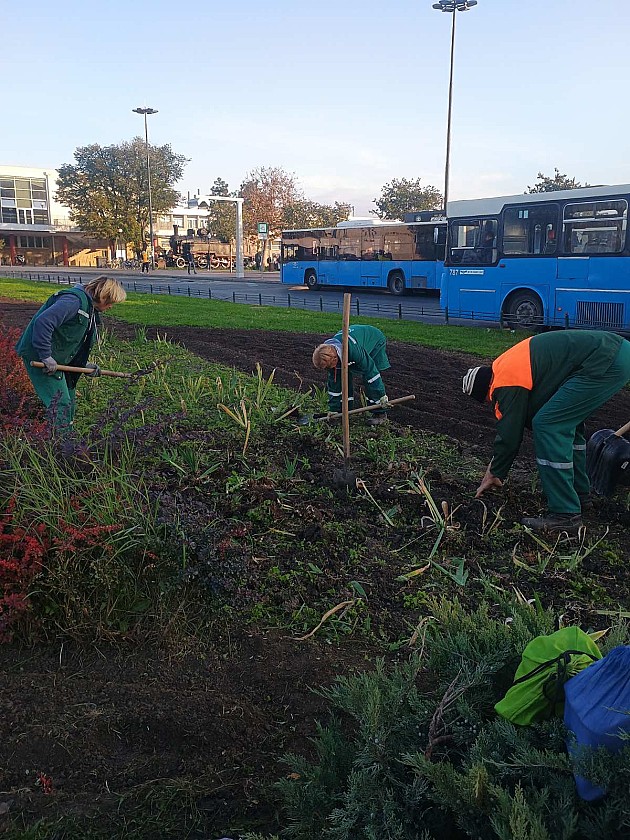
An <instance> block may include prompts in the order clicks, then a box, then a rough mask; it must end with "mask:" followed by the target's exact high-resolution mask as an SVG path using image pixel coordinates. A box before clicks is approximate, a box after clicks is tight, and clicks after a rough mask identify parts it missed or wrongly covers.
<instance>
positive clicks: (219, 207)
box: [208, 178, 236, 242]
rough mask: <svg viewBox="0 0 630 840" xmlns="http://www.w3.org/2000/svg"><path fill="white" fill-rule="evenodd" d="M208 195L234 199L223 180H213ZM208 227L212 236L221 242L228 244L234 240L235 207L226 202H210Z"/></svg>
mask: <svg viewBox="0 0 630 840" xmlns="http://www.w3.org/2000/svg"><path fill="white" fill-rule="evenodd" d="M210 195H221V196H228V197H232V198H234V197H235V195H234V193H233V192H230V187H229V186H228V183H227V181H224V180H223V178H215V180H214V183H213V184H212V186H211V187H210ZM208 211H209V212H208V225H209V227H210V230H211V231H212V235H213V236H216V238H217V239H220V240H221V242H230V240H232V239H234V232H235V230H236V206H235V205H234V204H232V203H231V202H228V201H211V202H210V203H209V205H208Z"/></svg>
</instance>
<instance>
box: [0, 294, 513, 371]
mask: <svg viewBox="0 0 630 840" xmlns="http://www.w3.org/2000/svg"><path fill="white" fill-rule="evenodd" d="M54 285H55V288H56V284H54ZM52 288H53V284H48V283H42V282H38V281H35V280H13V279H4V278H0V297H5V298H11V299H16V300H25V301H33V302H36V303H42V302H43V301H45V300H47V298H48V297H49V295H50V294H52ZM112 314H114V315H115V317H116V318H119V319H120V320H121V321H126V322H128V323H130V324H138V325H141V326H160V327H202V328H205V329H208V328H210V329H211V328H213V327H218V328H221V329H234V330H268V331H272V332H275V331H281V332H293V333H319V334H321V335H322V336H326V335H333V334H334V333H336V332H337V331H338V330H339V329H341V313H340V314H339V315H337V314H336V313H330V312H310V311H305V310H303V309H288V308H286V307H277V306H254V305H252V304H242V303H230V302H228V301H219V300H207V299H205V298H199V297H191V298H189V297H179V296H169V295H151V294H146V293H142V292H129V293H128V297H127V300H126V301H125V303H124V304H121V305H119V306H116V308H115V309H114V310H113V312H112ZM0 320H1V309H0ZM352 321H353V323H361V324H372V325H373V326H375V327H378V328H379V329H381V330H382V331H383V332H384V333H385V335H386V336H387V338H388V339H390V340H395V341H405V342H408V343H411V344H420V345H423V346H425V347H436V348H439V349H442V350H457V351H460V352H463V353H473V354H475V355H478V356H485V357H494V356H498V355H499V354H500V353H502V352H503V351H504V350H506V349H507V348H508V347H511V346H512V345H513V344H515V343H516V342H517V341H520V340H521V339H522V338H525V337H526V335H527V333H525V332H511V331H509V330H500V329H490V328H488V327H461V326H450V325H449V326H447V325H444V324H420V323H417V322H415V321H398V320H392V319H390V318H364V317H363V316H360V318H358V319H357V318H353V319H352Z"/></svg>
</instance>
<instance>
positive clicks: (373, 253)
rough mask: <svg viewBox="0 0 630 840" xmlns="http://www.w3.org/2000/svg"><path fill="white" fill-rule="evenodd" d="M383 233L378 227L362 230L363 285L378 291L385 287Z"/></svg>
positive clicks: (361, 270) (361, 280)
mask: <svg viewBox="0 0 630 840" xmlns="http://www.w3.org/2000/svg"><path fill="white" fill-rule="evenodd" d="M384 253H385V251H384V237H383V231H382V230H380V229H379V228H378V227H366V228H362V230H361V267H360V272H361V279H360V282H361V285H362V286H365V287H366V288H372V289H377V288H380V287H382V286H384V285H385V282H384V281H383V254H384Z"/></svg>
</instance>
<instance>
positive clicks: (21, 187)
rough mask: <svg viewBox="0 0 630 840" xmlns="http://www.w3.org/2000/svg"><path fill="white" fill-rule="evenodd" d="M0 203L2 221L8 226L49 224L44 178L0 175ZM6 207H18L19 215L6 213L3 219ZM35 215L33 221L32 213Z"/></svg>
mask: <svg viewBox="0 0 630 840" xmlns="http://www.w3.org/2000/svg"><path fill="white" fill-rule="evenodd" d="M0 202H1V204H2V221H3V222H5V223H10V224H16V223H17V224H22V225H32V224H38V225H40V224H43V225H47V224H49V223H50V219H49V216H48V194H47V191H46V179H45V178H10V177H4V178H3V177H2V175H1V174H0ZM7 206H11V207H18V208H19V213H18V214H17V215H14V214H12V213H8V214H7V216H8V218H5V213H4V210H5V208H7ZM34 211H35V213H36V214H37V216H36V218H37V221H35V222H34V221H33V213H34Z"/></svg>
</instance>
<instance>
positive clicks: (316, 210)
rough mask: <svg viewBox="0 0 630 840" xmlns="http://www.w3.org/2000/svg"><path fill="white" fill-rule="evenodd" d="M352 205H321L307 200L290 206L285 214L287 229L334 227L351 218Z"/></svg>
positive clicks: (338, 202) (301, 200)
mask: <svg viewBox="0 0 630 840" xmlns="http://www.w3.org/2000/svg"><path fill="white" fill-rule="evenodd" d="M351 213H352V205H351V204H344V203H342V202H340V201H335V203H334V204H319V203H318V202H317V201H309V200H308V199H306V198H302V199H299V200H297V201H295V202H294V203H293V204H289V205H288V206H287V207H286V208H285V212H284V225H283V226H284V227H285V228H319V227H334V226H335V225H336V224H337V222H343V221H345V220H346V219H349V218H350V215H351Z"/></svg>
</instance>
